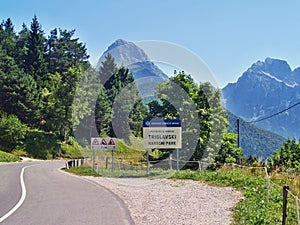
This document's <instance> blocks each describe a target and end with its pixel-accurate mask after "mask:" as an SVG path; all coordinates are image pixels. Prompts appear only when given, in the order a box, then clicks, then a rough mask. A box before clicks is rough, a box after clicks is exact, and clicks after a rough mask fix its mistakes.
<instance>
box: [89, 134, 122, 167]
mask: <svg viewBox="0 0 300 225" xmlns="http://www.w3.org/2000/svg"><path fill="white" fill-rule="evenodd" d="M116 143H117V142H116V138H101V137H92V138H91V149H92V151H93V169H94V170H95V158H96V150H111V151H112V153H111V154H112V169H114V151H115V149H116Z"/></svg>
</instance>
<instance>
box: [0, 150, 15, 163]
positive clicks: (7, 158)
mask: <svg viewBox="0 0 300 225" xmlns="http://www.w3.org/2000/svg"><path fill="white" fill-rule="evenodd" d="M17 161H19V157H18V156H15V155H13V154H11V153H7V152H3V151H0V162H17Z"/></svg>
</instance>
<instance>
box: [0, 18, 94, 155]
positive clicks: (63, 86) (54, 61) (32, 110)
mask: <svg viewBox="0 0 300 225" xmlns="http://www.w3.org/2000/svg"><path fill="white" fill-rule="evenodd" d="M74 36H75V30H71V31H68V30H64V29H61V28H55V29H53V30H52V31H51V32H50V34H49V35H46V34H45V33H44V31H43V29H42V26H41V24H40V23H39V21H38V19H37V17H36V16H34V18H33V19H32V22H31V24H30V26H29V27H27V26H26V25H25V24H23V26H22V30H21V31H19V32H16V31H15V30H14V25H13V23H12V21H11V19H7V20H5V21H3V22H2V23H1V25H0V87H1V89H0V110H1V114H0V117H1V123H0V132H1V135H0V148H1V149H3V150H6V151H11V150H13V149H16V148H20V149H24V148H26V149H27V150H28V151H29V152H30V151H33V149H35V148H39V153H37V152H31V153H32V154H33V156H36V157H52V156H51V155H53V156H55V155H56V153H57V152H58V148H59V146H58V142H59V141H62V142H65V141H68V139H69V137H71V136H72V124H71V114H72V101H73V95H74V92H75V89H76V86H77V83H78V81H79V79H80V77H81V74H82V72H83V71H84V70H86V69H87V68H88V67H89V66H90V65H89V62H88V58H89V56H88V54H87V49H86V46H85V44H83V43H81V42H80V41H79V39H78V38H76V37H74ZM43 149H44V150H45V151H43ZM52 153H53V154H52Z"/></svg>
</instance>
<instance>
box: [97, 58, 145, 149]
mask: <svg viewBox="0 0 300 225" xmlns="http://www.w3.org/2000/svg"><path fill="white" fill-rule="evenodd" d="M99 75H100V80H101V84H102V85H101V86H100V90H99V94H98V98H97V102H96V109H95V121H96V127H97V131H98V134H100V135H101V136H106V135H107V136H110V137H115V136H118V137H119V138H121V139H124V140H125V141H126V142H127V143H128V144H129V143H130V134H131V133H134V134H135V135H136V136H141V129H142V121H143V119H144V118H145V117H146V115H147V108H146V106H145V105H144V104H143V103H142V99H141V97H140V96H139V92H138V89H137V86H136V84H135V83H134V78H133V76H132V74H131V73H129V70H128V69H126V68H124V67H121V68H117V66H116V64H115V62H114V58H113V57H112V56H111V55H110V54H107V55H106V56H105V61H104V62H102V66H101V67H100V69H99ZM112 121H116V123H117V126H118V130H117V131H116V130H114V129H113V126H114V124H112ZM116 132H117V133H116Z"/></svg>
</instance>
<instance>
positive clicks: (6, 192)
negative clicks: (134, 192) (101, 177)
mask: <svg viewBox="0 0 300 225" xmlns="http://www.w3.org/2000/svg"><path fill="white" fill-rule="evenodd" d="M64 165H65V164H64V161H45V162H30V163H9V164H0V221H2V222H0V224H1V225H129V224H134V223H133V221H132V219H131V217H130V213H129V211H128V209H127V207H126V205H125V204H124V203H123V201H122V200H121V199H120V198H119V197H118V196H116V195H115V194H113V193H112V192H110V191H109V190H107V189H105V188H104V187H102V186H100V185H98V184H96V183H93V182H91V181H88V180H85V179H84V178H80V177H77V176H73V175H69V174H67V173H65V172H62V171H61V170H60V168H61V167H64ZM23 168H24V169H23ZM22 169H23V174H24V176H23V179H24V185H25V189H24V188H23V190H22V188H21V180H22V179H21V177H22V176H20V174H21V173H22ZM24 190H25V191H24ZM24 193H26V196H25V194H24ZM22 198H23V199H25V200H24V201H23V202H22V200H20V199H22ZM16 205H18V206H19V207H18V208H17V209H16V210H13V212H12V211H10V210H11V209H12V208H14V207H16ZM9 212H10V213H9ZM8 214H10V215H9V216H8ZM6 217H7V218H6ZM3 218H5V219H3Z"/></svg>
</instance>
